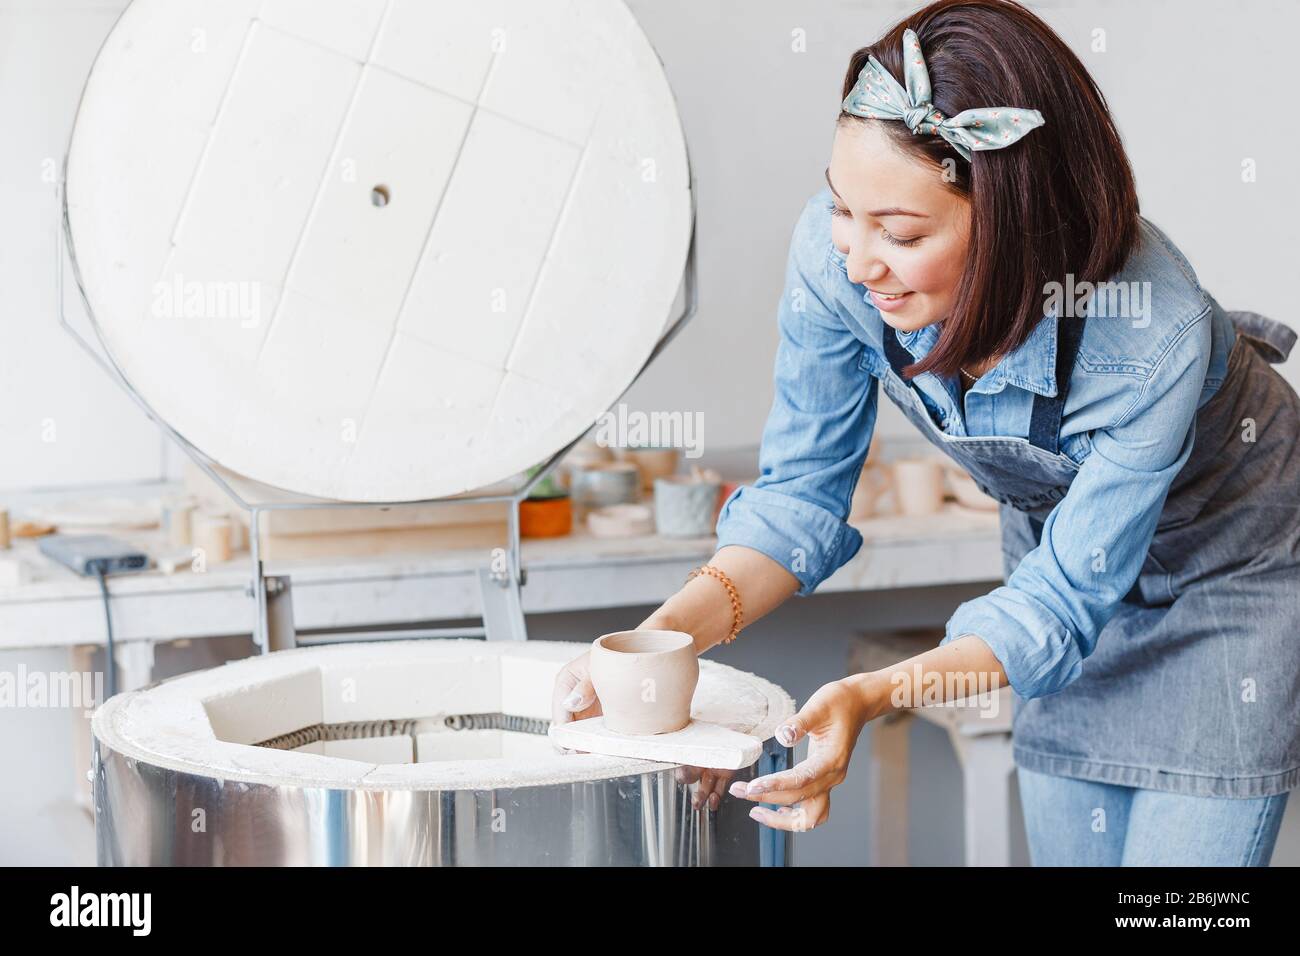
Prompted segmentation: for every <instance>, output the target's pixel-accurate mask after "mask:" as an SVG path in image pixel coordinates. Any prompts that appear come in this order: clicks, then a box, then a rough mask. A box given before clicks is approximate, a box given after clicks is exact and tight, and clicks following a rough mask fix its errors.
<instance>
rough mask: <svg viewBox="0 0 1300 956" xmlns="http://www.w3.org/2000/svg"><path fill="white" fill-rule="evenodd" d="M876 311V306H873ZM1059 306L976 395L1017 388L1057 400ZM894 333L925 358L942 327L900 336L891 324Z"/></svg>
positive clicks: (976, 386)
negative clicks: (1057, 311)
mask: <svg viewBox="0 0 1300 956" xmlns="http://www.w3.org/2000/svg"><path fill="white" fill-rule="evenodd" d="M863 300H864V301H866V302H867V303H868V304H869V305H870V304H871V294H870V293H864V294H863ZM873 308H874V306H873ZM1059 324H1060V323H1059V321H1058V320H1057V315H1056V306H1055V305H1053V306H1052V308H1051V310H1050V311H1049V312H1047V313H1045V314H1044V315H1043V318H1042V319H1041V320H1039V322H1038V324H1037V325H1035V326H1034V330H1033V331H1032V332H1030V333H1029V338H1027V339H1025V341H1024V342H1023V343H1022V344H1021V346H1020V347H1019V348H1018V349H1015V350H1014V351H1012V352H1011V354H1010V355H1007V356H1006V357H1005V358H1003V359H1002V361H1000V362H999V363H998V364H997V365H995V366H994V367H993V368H991V369H989V371H988V372H986V373H985V374H984V375H983V377H982V378H980V380H979V381H978V382H975V383H974V384H973V385H971V388H970V390H971V391H972V392H998V391H1001V390H1002V388H1003V387H1004V386H1006V385H1015V386H1017V387H1018V388H1023V389H1026V390H1027V391H1030V392H1034V393H1036V394H1038V395H1042V396H1045V397H1046V398H1054V397H1055V396H1056V340H1057V334H1056V331H1057V326H1058V325H1059ZM891 332H893V333H894V334H896V335H897V336H898V341H899V342H900V343H901V344H902V345H903V347H904V348H906V349H907V351H908V352H910V353H911V354H912V357H913V358H916V359H921V358H924V357H925V356H926V355H927V354H929V351H930V349H931V348H933V347H934V344H935V343H936V342H937V341H938V340H939V327H938V324H935V325H927V326H925V327H924V328H921V329H917V330H916V331H915V332H898V331H896V330H895V329H893V327H892V326H890V325H889V324H888V323H886V324H885V329H884V333H885V334H886V335H888V334H890V333H891Z"/></svg>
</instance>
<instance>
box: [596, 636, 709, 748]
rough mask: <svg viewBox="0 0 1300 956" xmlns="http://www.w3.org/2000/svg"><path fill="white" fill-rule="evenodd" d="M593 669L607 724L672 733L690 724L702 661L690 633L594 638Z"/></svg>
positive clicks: (627, 729) (641, 732) (615, 728)
mask: <svg viewBox="0 0 1300 956" xmlns="http://www.w3.org/2000/svg"><path fill="white" fill-rule="evenodd" d="M589 667H590V674H591V683H592V686H593V687H594V688H595V689H596V696H597V697H599V698H600V708H601V710H602V711H603V712H604V715H605V726H606V727H608V728H609V729H610V730H612V731H614V732H615V733H619V734H635V735H637V736H644V735H647V734H667V733H672V732H673V731H674V730H681V729H682V728H683V727H685V726H686V725H687V724H689V723H690V722H691V699H692V698H693V697H694V696H695V685H696V684H697V683H699V680H700V662H699V658H698V657H696V655H695V639H694V638H693V637H691V635H689V634H687V633H686V632H684V631H653V630H644V631H615V632H614V633H613V634H605V635H602V636H601V637H598V638H596V640H595V641H593V642H592V645H591V658H590V663H589Z"/></svg>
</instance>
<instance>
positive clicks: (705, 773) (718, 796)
mask: <svg viewBox="0 0 1300 956" xmlns="http://www.w3.org/2000/svg"><path fill="white" fill-rule="evenodd" d="M734 776H735V773H733V772H732V771H730V770H711V769H709V768H707V767H705V768H700V771H699V786H698V787H696V788H695V792H694V793H693V794H691V808H692V809H694V810H698V809H700V808H701V807H703V806H705V805H706V804H707V805H708V808H709V809H710V810H714V811H716V810H717V809H718V807H720V806H722V793H723V791H724V790H726V788H727V784H728V783H730V782H731V778H732V777H734Z"/></svg>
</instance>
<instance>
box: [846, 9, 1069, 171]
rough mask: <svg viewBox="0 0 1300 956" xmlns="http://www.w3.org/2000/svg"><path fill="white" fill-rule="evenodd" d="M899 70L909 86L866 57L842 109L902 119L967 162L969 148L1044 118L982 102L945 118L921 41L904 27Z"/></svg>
mask: <svg viewBox="0 0 1300 956" xmlns="http://www.w3.org/2000/svg"><path fill="white" fill-rule="evenodd" d="M903 73H904V77H905V78H906V80H907V89H903V88H902V87H901V86H899V85H898V81H897V80H895V79H894V78H893V77H892V76H891V75H890V73H889V71H888V70H886V69H885V68H884V67H883V66H881V65H880V61H879V60H877V59H876V58H875V57H874V56H868V57H867V65H866V66H864V67H863V68H862V72H860V73H859V74H858V81H857V82H856V83H855V84H854V85H853V89H852V90H850V91H849V95H848V96H846V97H844V103H843V104H842V106H841V108H842V109H843V110H844V111H845V112H846V113H852V114H853V115H854V116H868V117H871V118H873V119H888V120H902V121H903V122H904V123H906V124H907V128H908V129H910V130H911V131H912V132H913V133H933V134H937V135H939V136H942V137H943V138H944V139H946V140H947V141H948V142H949V143H951V144H952V146H953V149H955V150H957V152H959V153H961V155H962V157H963V158H965V159H966V160H967V161H968V162H969V160H970V157H971V150H975V149H1001V148H1002V147H1003V146H1010V145H1011V144H1012V143H1014V142H1016V141H1017V140H1019V139H1020V138H1021V137H1022V136H1024V135H1025V134H1026V133H1028V132H1029V131H1030V130H1031V129H1036V128H1038V127H1039V126H1042V125H1043V124H1044V122H1045V121H1044V119H1043V114H1042V113H1040V112H1038V110H1022V109H1016V108H1015V107H1011V106H983V107H979V108H977V109H970V110H962V111H961V112H960V113H958V114H957V115H956V116H951V117H946V118H945V117H944V115H943V114H942V113H940V112H939V111H938V110H937V109H935V108H934V104H933V103H931V102H930V74H929V71H927V70H926V68H925V57H923V56H922V55H921V41H920V40H918V39H917V36H916V33H915V32H914V31H913V30H911V29H907V30H904V31H903Z"/></svg>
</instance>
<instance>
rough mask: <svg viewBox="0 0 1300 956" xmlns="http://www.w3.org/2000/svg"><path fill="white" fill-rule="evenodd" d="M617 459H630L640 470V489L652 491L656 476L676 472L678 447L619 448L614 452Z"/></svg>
mask: <svg viewBox="0 0 1300 956" xmlns="http://www.w3.org/2000/svg"><path fill="white" fill-rule="evenodd" d="M614 454H615V455H616V456H617V457H618V459H619V461H630V462H632V463H633V464H634V465H636V467H637V470H638V471H640V472H641V490H642V491H653V490H654V487H655V479H656V478H667V477H668V476H669V475H675V474H676V473H677V463H678V462H679V461H681V457H682V450H681V449H680V448H672V447H666V448H620V449H618V450H617V451H616V452H615V453H614Z"/></svg>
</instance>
